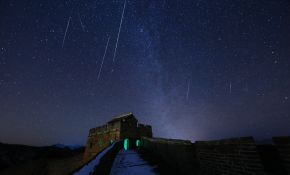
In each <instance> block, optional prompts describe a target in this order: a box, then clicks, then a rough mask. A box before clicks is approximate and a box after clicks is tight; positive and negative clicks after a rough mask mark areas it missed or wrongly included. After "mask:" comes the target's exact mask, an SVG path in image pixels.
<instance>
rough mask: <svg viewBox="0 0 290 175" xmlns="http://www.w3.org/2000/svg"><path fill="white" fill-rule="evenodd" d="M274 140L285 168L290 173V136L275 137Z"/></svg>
mask: <svg viewBox="0 0 290 175" xmlns="http://www.w3.org/2000/svg"><path fill="white" fill-rule="evenodd" d="M273 142H274V144H275V146H276V148H277V150H278V153H279V156H280V158H281V160H282V163H283V166H284V168H285V170H286V171H287V173H288V174H290V137H289V136H288V137H273Z"/></svg>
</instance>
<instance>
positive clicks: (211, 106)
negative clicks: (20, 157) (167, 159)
mask: <svg viewBox="0 0 290 175" xmlns="http://www.w3.org/2000/svg"><path fill="white" fill-rule="evenodd" d="M124 2H125V1H124V0H83V1H80V0H62V1H52V0H34V1H33V0H21V1H20V0H1V1H0V142H5V143H19V144H29V145H50V144H55V143H63V144H84V143H85V141H86V138H87V135H88V131H89V129H90V128H92V127H96V126H99V125H102V124H104V123H105V122H107V121H108V120H110V119H111V118H112V117H113V116H115V115H118V114H122V113H127V112H133V113H134V114H135V116H136V117H137V119H139V122H142V123H148V124H151V125H152V127H153V134H154V136H156V137H166V138H180V139H189V140H192V141H194V140H209V139H219V138H227V137H238V136H249V135H251V136H254V137H255V138H256V139H257V140H259V139H265V138H271V137H272V136H274V135H290V1H288V0H251V1H249V0H127V1H126V4H125V3H124ZM124 7H125V8H124ZM123 9H124V15H123V20H122V23H121V18H122V12H123ZM120 24H121V25H120ZM119 26H121V27H120V33H119V39H118V32H119ZM117 40H118V42H117ZM107 43H108V45H107ZM106 46H107V47H106ZM116 46H117V47H116ZM115 49H116V53H115V58H114V52H115ZM113 59H115V61H114V62H113Z"/></svg>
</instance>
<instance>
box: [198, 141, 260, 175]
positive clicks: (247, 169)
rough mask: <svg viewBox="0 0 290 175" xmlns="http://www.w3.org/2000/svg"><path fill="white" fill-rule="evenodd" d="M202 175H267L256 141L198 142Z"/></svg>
mask: <svg viewBox="0 0 290 175" xmlns="http://www.w3.org/2000/svg"><path fill="white" fill-rule="evenodd" d="M195 146H196V154H197V159H198V162H199V164H200V173H201V174H265V173H264V168H263V165H262V162H261V159H260V157H259V154H258V151H257V148H256V145H255V142H254V139H253V138H252V137H243V138H235V139H224V140H219V141H196V142H195Z"/></svg>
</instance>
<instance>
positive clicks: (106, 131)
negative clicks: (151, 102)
mask: <svg viewBox="0 0 290 175" xmlns="http://www.w3.org/2000/svg"><path fill="white" fill-rule="evenodd" d="M142 136H146V137H152V128H151V126H149V125H143V124H140V123H139V124H138V120H137V119H136V118H135V117H134V115H133V114H132V113H129V114H124V115H120V116H117V117H115V118H113V119H112V120H110V121H109V122H107V123H106V124H105V125H102V126H99V127H96V128H92V129H90V132H89V136H88V139H87V143H86V150H85V153H84V161H85V162H86V161H88V160H90V159H91V158H92V157H94V155H96V154H97V153H98V152H100V151H101V150H103V149H104V148H105V147H107V146H108V145H109V144H110V143H111V142H112V141H118V140H122V139H125V138H128V139H132V140H135V139H137V138H140V137H142Z"/></svg>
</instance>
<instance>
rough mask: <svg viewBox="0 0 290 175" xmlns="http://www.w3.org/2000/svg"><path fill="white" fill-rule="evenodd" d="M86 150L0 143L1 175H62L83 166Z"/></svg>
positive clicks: (81, 148)
mask: <svg viewBox="0 0 290 175" xmlns="http://www.w3.org/2000/svg"><path fill="white" fill-rule="evenodd" d="M83 152H84V148H83V147H79V148H76V149H71V148H68V147H59V146H46V147H34V146H26V145H11V144H2V143H0V174H1V175H6V174H7V175H11V174H13V175H23V174H26V175H32V174H35V175H36V174H37V175H61V174H68V173H69V172H71V171H72V170H74V169H76V168H77V167H79V166H80V165H81V164H82V157H83Z"/></svg>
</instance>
